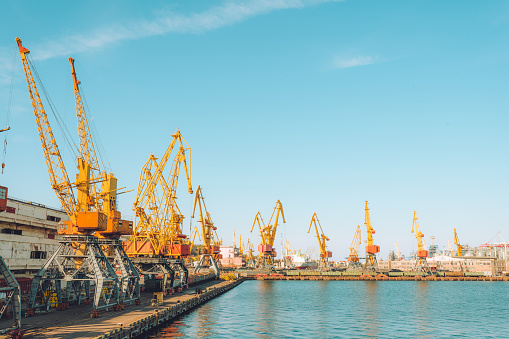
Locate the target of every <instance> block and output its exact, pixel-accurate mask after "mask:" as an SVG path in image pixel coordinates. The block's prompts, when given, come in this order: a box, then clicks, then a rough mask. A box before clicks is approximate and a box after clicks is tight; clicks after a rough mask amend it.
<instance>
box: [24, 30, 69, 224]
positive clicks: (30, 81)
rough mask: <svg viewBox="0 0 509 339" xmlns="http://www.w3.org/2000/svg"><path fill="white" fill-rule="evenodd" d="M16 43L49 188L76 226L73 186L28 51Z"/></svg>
mask: <svg viewBox="0 0 509 339" xmlns="http://www.w3.org/2000/svg"><path fill="white" fill-rule="evenodd" d="M16 42H17V43H18V48H19V53H20V56H21V61H22V62H23V70H24V71H25V77H26V80H27V85H28V92H29V94H30V100H31V102H32V108H33V110H34V115H35V121H36V123H37V129H38V131H39V138H40V140H41V145H42V149H43V152H44V158H45V160H46V166H47V168H48V174H49V177H50V181H51V186H52V187H53V190H54V191H55V193H56V195H57V197H58V199H59V200H60V203H61V204H62V207H63V208H64V210H65V211H66V213H67V215H68V216H69V218H70V219H71V222H72V223H73V224H76V221H77V210H76V199H75V197H74V192H73V184H71V182H70V180H69V176H68V175H67V171H66V169H65V166H64V162H63V160H62V157H61V155H60V151H59V149H58V145H57V143H56V141H55V137H54V135H53V131H52V129H51V126H50V124H49V121H48V116H47V115H46V111H45V110H44V106H43V104H42V101H41V98H40V96H39V91H38V90H37V86H36V84H35V81H34V78H33V76H32V71H31V69H30V65H29V60H28V59H27V55H28V54H29V53H30V51H29V50H28V49H27V48H25V47H23V46H22V43H21V39H20V38H16Z"/></svg>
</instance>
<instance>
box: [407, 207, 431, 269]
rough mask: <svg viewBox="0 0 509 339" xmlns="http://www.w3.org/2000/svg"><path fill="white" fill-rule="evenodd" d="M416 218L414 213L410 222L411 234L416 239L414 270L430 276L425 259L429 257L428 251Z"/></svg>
mask: <svg viewBox="0 0 509 339" xmlns="http://www.w3.org/2000/svg"><path fill="white" fill-rule="evenodd" d="M418 219H419V218H417V212H416V211H414V218H413V221H412V232H411V233H414V234H415V238H416V239H417V255H416V259H415V268H414V269H415V270H417V271H422V272H424V274H426V275H432V274H433V273H432V272H431V269H430V268H429V265H428V261H427V259H426V258H427V257H428V255H429V251H428V250H427V249H426V248H425V244H424V240H423V238H424V234H423V233H422V232H421V227H420V226H419V222H418Z"/></svg>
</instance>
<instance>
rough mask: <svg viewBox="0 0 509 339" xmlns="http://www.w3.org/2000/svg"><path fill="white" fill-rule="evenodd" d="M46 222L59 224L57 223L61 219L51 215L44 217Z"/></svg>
mask: <svg viewBox="0 0 509 339" xmlns="http://www.w3.org/2000/svg"><path fill="white" fill-rule="evenodd" d="M46 220H48V221H54V222H59V221H60V220H61V218H59V217H54V216H52V215H47V216H46Z"/></svg>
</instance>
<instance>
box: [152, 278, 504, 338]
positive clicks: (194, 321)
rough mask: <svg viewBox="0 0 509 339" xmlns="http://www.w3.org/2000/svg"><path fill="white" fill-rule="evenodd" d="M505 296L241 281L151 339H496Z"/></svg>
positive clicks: (381, 285) (484, 289)
mask: <svg viewBox="0 0 509 339" xmlns="http://www.w3.org/2000/svg"><path fill="white" fill-rule="evenodd" d="M508 293H509V284H507V283H500V284H486V283H484V282H471V283H469V282H450V283H448V282H444V283H435V282H429V281H422V282H421V281H246V282H244V283H242V284H241V285H239V286H238V287H236V288H235V289H233V290H232V291H229V292H227V293H225V294H223V295H221V296H219V297H218V298H215V299H214V300H211V301H209V302H208V303H206V304H204V305H202V306H201V307H199V308H197V309H196V310H195V311H192V312H190V313H189V314H187V315H185V316H183V317H182V318H181V319H180V321H181V322H182V323H179V322H175V323H173V324H171V325H169V326H168V327H167V328H166V329H164V330H163V331H161V333H159V334H157V335H155V336H153V337H152V339H155V338H181V337H187V338H214V339H215V338H249V339H251V338H299V339H301V338H363V337H373V338H395V337H398V338H414V337H415V338H450V337H457V338H463V337H487V336H489V337H493V338H501V337H507V333H509V322H507V319H506V318H507V314H508V312H507V310H508V307H507V299H506V298H501V297H500V296H504V295H507V294H508ZM458 305H460V306H458ZM458 307H460V308H461V310H458ZM493 310H497V311H496V312H493ZM473 320H474V321H473Z"/></svg>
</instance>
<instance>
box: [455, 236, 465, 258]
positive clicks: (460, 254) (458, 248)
mask: <svg viewBox="0 0 509 339" xmlns="http://www.w3.org/2000/svg"><path fill="white" fill-rule="evenodd" d="M454 244H456V250H457V252H458V256H459V257H462V256H463V249H462V247H461V244H460V240H459V238H458V233H456V229H454Z"/></svg>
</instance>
